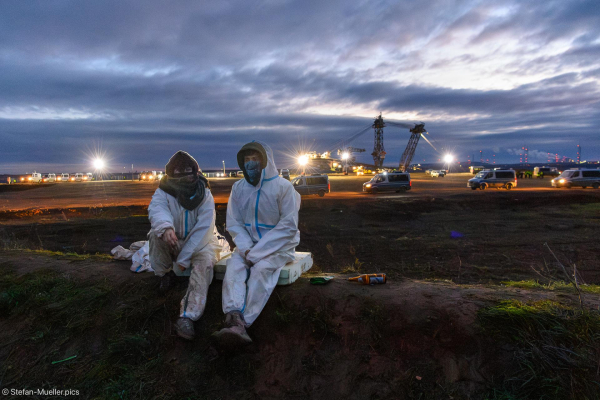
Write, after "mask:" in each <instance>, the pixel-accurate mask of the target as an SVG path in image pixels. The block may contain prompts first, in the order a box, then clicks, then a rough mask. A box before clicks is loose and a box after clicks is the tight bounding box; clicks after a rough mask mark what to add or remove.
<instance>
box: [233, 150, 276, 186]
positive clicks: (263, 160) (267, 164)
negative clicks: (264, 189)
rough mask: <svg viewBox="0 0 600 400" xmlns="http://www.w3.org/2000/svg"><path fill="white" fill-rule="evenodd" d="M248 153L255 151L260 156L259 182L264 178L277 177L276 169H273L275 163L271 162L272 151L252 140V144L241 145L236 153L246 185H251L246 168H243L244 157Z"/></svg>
mask: <svg viewBox="0 0 600 400" xmlns="http://www.w3.org/2000/svg"><path fill="white" fill-rule="evenodd" d="M250 151H256V152H258V153H259V154H260V166H261V167H262V173H261V178H260V179H261V180H262V179H264V178H266V179H270V178H273V177H276V176H278V175H279V172H278V171H277V167H275V161H274V160H273V150H271V148H270V147H269V145H267V144H266V143H264V142H260V141H256V140H253V141H252V142H250V143H246V144H245V145H243V146H242V148H241V149H240V151H238V153H237V162H238V166H239V167H240V169H241V170H242V172H243V173H244V178H245V179H246V181H247V182H248V183H250V184H251V185H252V182H251V181H250V177H249V176H248V173H247V172H246V167H245V166H244V156H245V155H246V154H247V153H248V152H250ZM259 182H260V181H259ZM254 186H256V185H254Z"/></svg>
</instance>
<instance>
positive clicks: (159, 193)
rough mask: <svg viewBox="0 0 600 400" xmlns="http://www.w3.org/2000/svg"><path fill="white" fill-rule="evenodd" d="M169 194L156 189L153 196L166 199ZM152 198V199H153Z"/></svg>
mask: <svg viewBox="0 0 600 400" xmlns="http://www.w3.org/2000/svg"><path fill="white" fill-rule="evenodd" d="M168 195H169V194H168V193H167V192H165V191H164V190H162V189H161V188H157V189H156V190H155V191H154V196H158V197H167V196H168ZM154 196H152V197H154Z"/></svg>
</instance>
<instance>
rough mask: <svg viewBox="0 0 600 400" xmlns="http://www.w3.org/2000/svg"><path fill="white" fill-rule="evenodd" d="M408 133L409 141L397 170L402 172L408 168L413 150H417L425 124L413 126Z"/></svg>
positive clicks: (413, 153)
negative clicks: (409, 133)
mask: <svg viewBox="0 0 600 400" xmlns="http://www.w3.org/2000/svg"><path fill="white" fill-rule="evenodd" d="M410 132H411V135H410V139H409V140H408V144H407V145H406V149H405V150H404V153H402V158H401V159H400V166H399V169H400V171H402V172H406V170H407V169H408V167H409V166H410V163H411V161H412V159H413V157H414V155H415V150H416V149H417V144H418V143H419V139H420V138H421V135H422V134H423V133H424V132H425V124H419V125H415V127H414V128H412V129H411V130H410Z"/></svg>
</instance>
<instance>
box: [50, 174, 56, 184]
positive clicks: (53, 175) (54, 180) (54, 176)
mask: <svg viewBox="0 0 600 400" xmlns="http://www.w3.org/2000/svg"><path fill="white" fill-rule="evenodd" d="M48 182H56V174H48Z"/></svg>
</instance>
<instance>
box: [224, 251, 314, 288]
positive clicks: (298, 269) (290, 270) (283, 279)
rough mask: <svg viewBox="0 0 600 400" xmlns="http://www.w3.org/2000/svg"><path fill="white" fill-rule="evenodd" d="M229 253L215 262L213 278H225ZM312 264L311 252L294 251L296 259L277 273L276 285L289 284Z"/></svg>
mask: <svg viewBox="0 0 600 400" xmlns="http://www.w3.org/2000/svg"><path fill="white" fill-rule="evenodd" d="M230 257H231V254H229V255H227V256H225V257H223V258H221V260H220V261H219V262H217V263H216V264H215V269H214V271H215V279H218V280H220V281H222V280H223V278H225V271H226V270H227V262H228V260H229V259H230ZM312 265H313V258H312V254H311V253H308V252H300V251H297V252H296V259H295V260H294V261H292V262H289V263H287V264H286V265H285V266H284V267H283V268H282V269H281V273H280V274H279V280H278V281H277V285H278V286H285V285H291V284H292V283H294V282H295V281H296V280H297V279H298V278H300V275H302V274H303V273H305V272H306V271H308V270H309V269H311V267H312Z"/></svg>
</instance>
